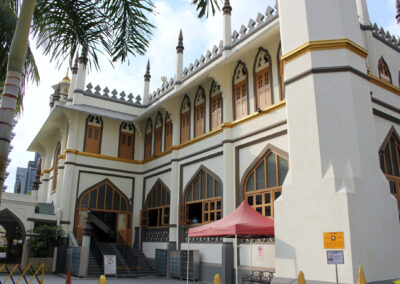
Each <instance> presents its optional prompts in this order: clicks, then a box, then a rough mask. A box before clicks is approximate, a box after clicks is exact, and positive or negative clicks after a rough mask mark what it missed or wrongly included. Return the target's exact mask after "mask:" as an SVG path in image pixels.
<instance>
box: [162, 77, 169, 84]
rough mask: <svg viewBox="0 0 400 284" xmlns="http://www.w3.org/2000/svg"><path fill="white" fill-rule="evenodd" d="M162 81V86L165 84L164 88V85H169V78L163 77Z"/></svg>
mask: <svg viewBox="0 0 400 284" xmlns="http://www.w3.org/2000/svg"><path fill="white" fill-rule="evenodd" d="M161 81H162V84H163V86H164V85H165V84H166V83H167V81H168V79H167V77H165V76H162V77H161Z"/></svg>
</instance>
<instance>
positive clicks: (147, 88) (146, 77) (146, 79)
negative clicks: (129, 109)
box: [143, 60, 151, 105]
mask: <svg viewBox="0 0 400 284" xmlns="http://www.w3.org/2000/svg"><path fill="white" fill-rule="evenodd" d="M150 78H151V75H150V60H149V61H147V66H146V74H144V90H143V104H144V105H147V104H148V103H149V101H150V99H149V93H150Z"/></svg>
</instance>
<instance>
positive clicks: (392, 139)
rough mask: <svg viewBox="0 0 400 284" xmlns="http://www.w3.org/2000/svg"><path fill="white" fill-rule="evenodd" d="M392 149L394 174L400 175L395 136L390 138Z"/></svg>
mask: <svg viewBox="0 0 400 284" xmlns="http://www.w3.org/2000/svg"><path fill="white" fill-rule="evenodd" d="M390 150H391V152H392V165H393V175H395V176H400V175H399V165H398V164H397V157H396V148H395V144H394V138H393V137H392V138H391V139H390Z"/></svg>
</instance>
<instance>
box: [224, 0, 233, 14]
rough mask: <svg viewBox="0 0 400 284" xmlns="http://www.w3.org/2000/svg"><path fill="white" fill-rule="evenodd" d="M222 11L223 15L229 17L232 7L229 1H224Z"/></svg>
mask: <svg viewBox="0 0 400 284" xmlns="http://www.w3.org/2000/svg"><path fill="white" fill-rule="evenodd" d="M222 11H223V12H224V15H230V14H231V12H232V6H231V3H229V0H225V3H224V7H223V8H222Z"/></svg>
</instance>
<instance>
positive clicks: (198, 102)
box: [194, 86, 206, 138]
mask: <svg viewBox="0 0 400 284" xmlns="http://www.w3.org/2000/svg"><path fill="white" fill-rule="evenodd" d="M205 102H206V96H205V92H204V89H203V87H201V86H200V87H199V88H198V89H197V92H196V96H195V99H194V137H195V138H196V137H199V136H200V135H203V134H204V127H205V119H204V117H205V112H206V108H205Z"/></svg>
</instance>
